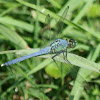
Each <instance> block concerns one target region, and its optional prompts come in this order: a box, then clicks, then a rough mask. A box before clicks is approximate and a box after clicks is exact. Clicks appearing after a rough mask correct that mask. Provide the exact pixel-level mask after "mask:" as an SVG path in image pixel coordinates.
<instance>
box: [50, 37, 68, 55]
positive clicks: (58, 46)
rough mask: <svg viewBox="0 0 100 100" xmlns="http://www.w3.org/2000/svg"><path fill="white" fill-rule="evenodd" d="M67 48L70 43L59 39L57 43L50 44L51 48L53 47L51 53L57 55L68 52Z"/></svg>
mask: <svg viewBox="0 0 100 100" xmlns="http://www.w3.org/2000/svg"><path fill="white" fill-rule="evenodd" d="M67 46H68V42H67V41H66V40H63V39H57V40H56V41H54V42H52V43H51V44H50V47H51V50H50V52H51V53H56V52H60V51H66V48H67Z"/></svg>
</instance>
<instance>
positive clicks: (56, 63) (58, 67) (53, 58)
mask: <svg viewBox="0 0 100 100" xmlns="http://www.w3.org/2000/svg"><path fill="white" fill-rule="evenodd" d="M59 54H61V52H59V53H57V54H56V55H54V56H53V57H52V59H53V61H54V62H55V64H56V65H57V67H58V64H57V62H56V60H55V59H54V58H55V57H56V56H58V55H59ZM58 68H59V67H58Z"/></svg>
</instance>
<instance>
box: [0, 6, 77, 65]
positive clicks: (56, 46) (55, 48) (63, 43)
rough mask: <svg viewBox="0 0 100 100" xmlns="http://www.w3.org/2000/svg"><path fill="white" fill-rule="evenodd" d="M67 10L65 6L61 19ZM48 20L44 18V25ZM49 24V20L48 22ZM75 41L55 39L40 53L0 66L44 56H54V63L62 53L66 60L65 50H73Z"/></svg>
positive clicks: (59, 22)
mask: <svg viewBox="0 0 100 100" xmlns="http://www.w3.org/2000/svg"><path fill="white" fill-rule="evenodd" d="M68 9H69V6H67V8H66V9H65V11H64V13H63V18H65V17H66V15H67V13H68ZM63 18H61V19H60V20H59V21H58V24H57V25H60V26H61V27H60V30H59V28H58V30H57V31H58V33H60V32H61V30H62V28H63V20H62V19H63ZM49 19H50V15H49V14H48V15H47V16H46V19H45V20H46V23H47V21H48V20H49ZM49 22H50V20H49ZM76 43H77V42H76V41H75V40H74V39H70V40H68V39H65V40H64V39H56V40H55V41H53V42H51V43H50V45H49V46H47V47H45V48H43V49H41V50H40V51H38V52H35V53H32V54H28V55H25V56H22V57H19V58H16V59H13V60H11V61H8V62H6V63H3V64H1V66H8V65H12V64H15V63H17V62H20V61H23V60H26V59H29V58H31V57H36V56H40V55H46V54H55V55H54V56H53V57H52V59H53V61H54V62H55V63H56V61H55V59H54V58H55V57H56V56H58V55H59V54H61V53H63V54H64V52H65V53H66V59H67V49H68V48H74V47H75V46H76Z"/></svg>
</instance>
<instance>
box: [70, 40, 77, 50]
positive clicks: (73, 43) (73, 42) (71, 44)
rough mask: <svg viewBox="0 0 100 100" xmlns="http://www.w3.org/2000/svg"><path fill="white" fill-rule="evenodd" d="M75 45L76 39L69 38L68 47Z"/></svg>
mask: <svg viewBox="0 0 100 100" xmlns="http://www.w3.org/2000/svg"><path fill="white" fill-rule="evenodd" d="M75 46H76V41H75V40H74V39H70V40H69V47H70V48H74V47H75Z"/></svg>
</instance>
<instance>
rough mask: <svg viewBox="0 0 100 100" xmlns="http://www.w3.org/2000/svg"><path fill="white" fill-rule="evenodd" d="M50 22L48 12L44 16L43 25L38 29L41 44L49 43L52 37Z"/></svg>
mask: <svg viewBox="0 0 100 100" xmlns="http://www.w3.org/2000/svg"><path fill="white" fill-rule="evenodd" d="M50 22H51V17H50V15H49V14H48V15H47V16H46V18H45V26H44V27H43V29H42V30H41V31H40V34H41V37H42V40H43V44H45V43H48V44H50V42H51V38H52V37H53V36H52V35H53V31H52V30H51V27H50ZM46 45H47V44H46Z"/></svg>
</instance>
